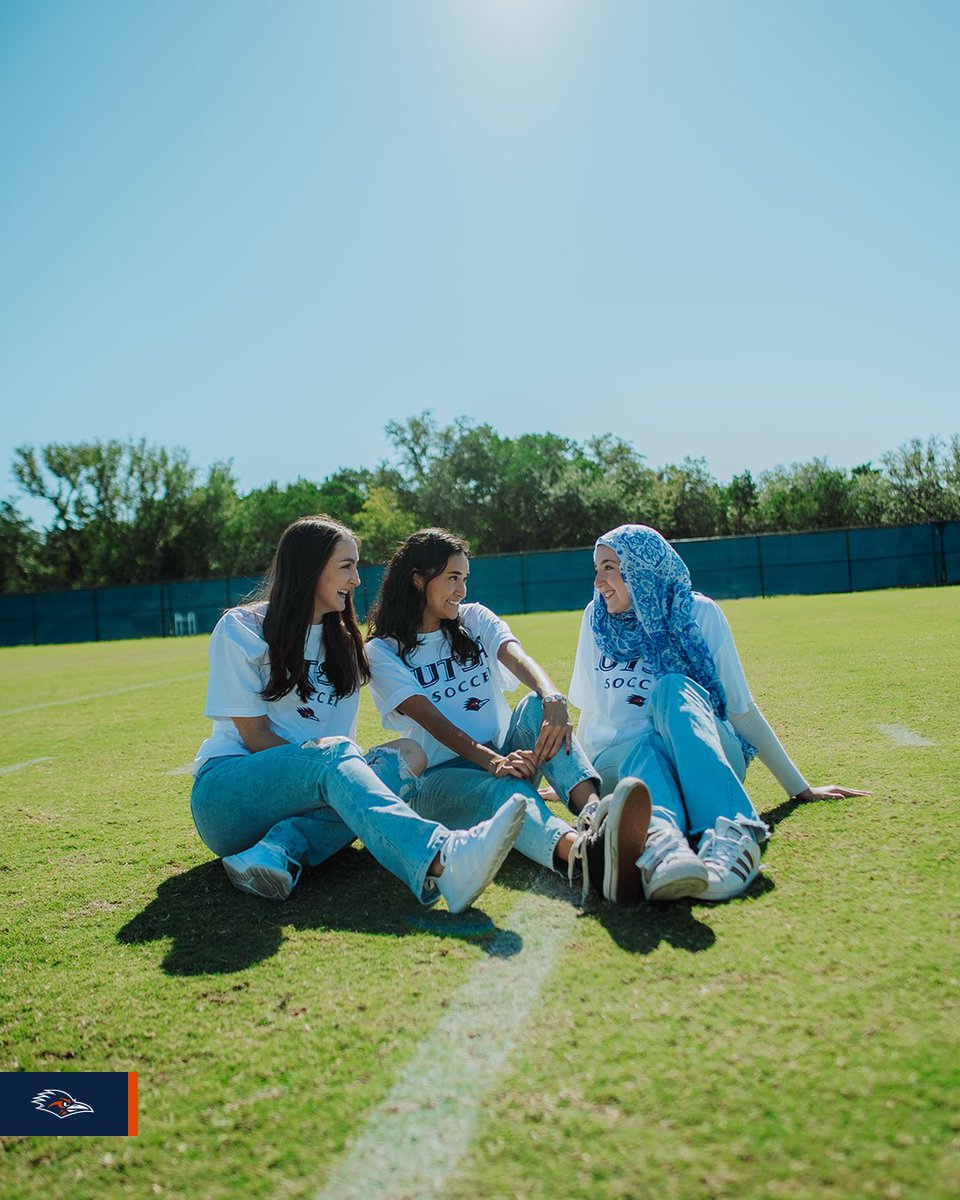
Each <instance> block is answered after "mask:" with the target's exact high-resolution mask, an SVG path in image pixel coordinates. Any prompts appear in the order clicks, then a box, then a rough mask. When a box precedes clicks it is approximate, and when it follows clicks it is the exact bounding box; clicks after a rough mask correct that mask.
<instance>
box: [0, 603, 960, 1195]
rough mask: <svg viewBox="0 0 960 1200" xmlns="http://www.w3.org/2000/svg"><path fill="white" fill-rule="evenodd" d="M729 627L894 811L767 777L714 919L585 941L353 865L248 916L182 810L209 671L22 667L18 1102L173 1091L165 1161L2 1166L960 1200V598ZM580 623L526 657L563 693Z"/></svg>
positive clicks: (565, 911)
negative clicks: (23, 1097) (450, 903)
mask: <svg viewBox="0 0 960 1200" xmlns="http://www.w3.org/2000/svg"><path fill="white" fill-rule="evenodd" d="M723 608H724V611H725V612H726V613H727V615H728V617H729V619H730V622H731V625H732V626H733V629H734V632H735V634H736V637H737V642H738V645H739V648H740V651H741V657H742V659H743V662H744V666H745V668H746V673H747V678H748V679H749V680H750V683H751V685H752V688H753V691H754V695H755V696H756V698H757V701H758V703H759V704H760V706H761V708H762V709H763V711H764V713H765V714H766V716H767V717H768V719H769V720H770V722H771V724H772V725H773V726H774V728H775V729H776V730H777V732H778V733H779V734H780V736H781V739H782V740H783V742H784V744H785V746H786V747H787V749H788V751H789V752H790V753H791V755H792V757H793V758H794V760H795V761H796V762H797V764H798V765H799V766H800V768H801V770H803V771H804V772H805V774H806V775H807V777H808V778H809V779H810V781H811V782H813V783H831V782H835V783H841V784H847V785H850V786H853V787H857V786H860V787H864V788H870V789H871V790H872V793H873V794H872V795H871V796H870V797H867V798H865V799H858V800H849V801H832V802H821V803H811V804H796V803H793V802H791V801H787V800H786V799H785V798H784V797H783V794H782V792H780V790H779V788H778V785H777V784H776V783H775V782H774V781H773V780H772V778H771V777H770V776H769V774H768V773H767V772H766V770H765V768H763V767H762V766H761V765H759V764H755V765H754V766H753V767H752V768H751V770H750V773H749V774H748V777H747V786H748V789H749V790H750V792H751V795H752V796H753V797H754V800H755V803H756V805H757V807H758V809H759V810H760V811H761V812H762V813H764V814H765V815H766V818H767V820H768V821H770V822H771V823H772V824H773V825H774V826H775V834H774V837H773V838H772V840H771V841H770V843H769V845H768V847H767V849H766V852H765V857H764V862H765V871H764V874H763V875H762V876H761V877H760V879H759V880H758V881H757V882H756V883H755V884H754V885H753V887H752V888H751V889H750V890H749V892H748V893H747V894H746V895H745V896H743V897H741V898H740V899H738V900H735V901H732V902H730V903H727V904H725V905H719V906H709V905H706V904H696V903H690V902H675V903H671V904H664V905H660V906H654V905H639V906H636V907H632V908H622V909H614V908H611V907H609V906H606V905H603V904H601V903H599V902H592V903H591V904H589V905H588V906H587V908H586V909H585V910H584V911H582V912H581V911H580V910H578V909H577V907H576V905H575V903H574V901H575V898H576V897H578V896H579V891H578V892H577V893H576V897H575V896H574V895H573V894H572V893H571V892H570V891H569V890H568V889H567V888H566V885H565V882H562V881H560V880H559V879H556V878H555V877H552V876H550V875H549V874H548V873H547V872H545V871H542V870H540V869H538V868H536V867H534V866H533V865H532V864H530V863H529V862H527V861H526V860H524V859H521V858H520V857H519V856H518V855H516V854H515V853H514V854H512V855H511V856H510V858H509V859H508V860H507V863H506V864H505V866H504V868H503V869H502V870H501V872H500V874H499V876H498V877H497V880H496V882H495V883H494V885H493V886H491V887H490V888H489V889H488V890H487V891H486V892H485V893H484V894H483V895H482V896H481V898H480V900H479V901H478V904H477V906H476V907H475V908H474V909H471V910H470V911H469V912H468V913H466V914H464V915H462V916H459V917H454V916H451V915H449V914H448V913H446V912H445V911H440V910H437V909H434V910H426V909H423V908H421V907H420V906H419V905H418V904H417V902H416V901H415V900H414V898H413V897H412V896H411V895H410V894H409V892H408V891H407V890H406V889H405V888H404V887H403V885H401V884H400V883H399V881H397V880H395V879H394V878H393V877H392V876H390V875H388V874H387V873H386V872H385V871H383V870H382V869H381V868H380V867H379V866H377V864H376V863H375V862H374V861H373V860H372V859H371V858H370V856H369V855H368V854H367V853H366V852H364V851H363V850H362V849H360V848H359V847H358V846H356V845H354V846H353V847H351V848H348V849H347V850H345V851H343V852H342V853H340V854H339V855H337V856H336V857H335V858H334V859H333V860H331V861H330V862H329V863H327V864H325V865H324V866H322V867H320V868H318V869H317V870H315V871H312V872H309V873H308V874H306V875H305V876H304V879H303V880H302V881H301V883H300V885H299V886H298V887H297V889H296V891H295V892H294V894H293V896H292V897H291V899H290V900H289V901H288V902H287V903H285V904H282V905H278V904H275V903H271V902H268V901H261V900H257V899H255V898H253V897H250V896H245V895H241V894H240V893H238V892H236V891H234V890H233V889H232V888H231V886H230V885H229V883H228V882H227V879H226V877H225V875H224V873H223V870H222V868H221V867H220V864H219V863H218V862H217V861H215V860H214V859H212V857H211V855H210V854H209V852H208V851H207V850H206V849H205V848H204V846H203V845H202V844H201V842H200V841H199V839H198V838H197V836H196V834H195V832H194V830H193V826H192V824H191V821H190V816H189V804H188V794H189V784H190V779H189V776H187V775H186V774H184V773H183V769H184V768H185V766H186V764H187V763H188V762H189V760H190V759H191V758H192V757H193V754H194V753H195V750H196V748H197V746H198V744H199V743H200V741H201V740H202V739H203V737H204V736H205V735H206V732H207V730H208V722H207V721H205V720H204V718H203V717H202V709H203V695H204V687H205V679H206V646H207V639H206V638H202V637H201V638H189V639H170V640H151V641H139V642H124V643H117V642H114V643H100V644H83V645H75V646H42V647H18V648H11V649H4V650H0V668H2V669H0V722H2V724H0V728H2V751H0V797H2V814H3V831H2V834H0V898H2V914H0V929H2V941H0V952H2V974H0V987H2V994H0V1047H2V1052H0V1069H2V1070H4V1071H64V1070H68V1071H69V1070H75V1071H81V1070H85V1071H93V1070H101V1071H137V1072H139V1088H140V1117H139V1130H140V1132H139V1136H138V1137H136V1138H129V1139H121V1138H100V1137H96V1138H85V1137H69V1136H64V1137H59V1138H55V1137H49V1138H30V1139H27V1138H12V1137H6V1138H0V1195H2V1196H3V1197H4V1198H5V1200H6V1198H8V1197H21V1196H22V1197H40V1196H41V1195H43V1196H47V1195H51V1194H55V1195H58V1196H65V1195H76V1196H81V1197H94V1196H131V1197H144V1196H151V1195H157V1196H188V1195H189V1196H192V1197H200V1198H206V1197H221V1196H239V1197H266V1196H280V1197H286V1196H292V1197H299V1196H310V1197H324V1198H326V1197H331V1198H332V1197H334V1196H336V1197H344V1198H346V1197H351V1196H364V1197H365V1198H366V1200H397V1198H400V1197H404V1198H419V1197H432V1196H438V1197H439V1196H442V1197H444V1200H468V1198H469V1200H477V1198H478V1197H479V1198H495V1200H500V1198H508V1197H523V1198H526V1200H541V1198H542V1200H548V1198H549V1200H554V1198H558V1197H562V1198H564V1200H574V1198H577V1200H579V1198H581V1197H582V1198H583V1200H598V1198H599V1200H606V1198H614V1197H617V1198H629V1200H642V1198H645V1197H651V1198H656V1200H670V1198H680V1200H686V1198H688V1197H690V1198H693V1197H731V1200H732V1198H737V1200H743V1198H758V1200H759V1198H766V1197H773V1198H779V1197H784V1198H790V1200H793V1198H798V1200H799V1198H802V1197H811V1198H813V1197H816V1198H820V1197H827V1198H835V1197H859V1196H877V1197H889V1198H895V1197H904V1198H905V1197H923V1198H936V1197H947V1196H955V1195H957V1194H958V1192H960V1170H958V1147H960V1110H958V1103H957V1100H958V1082H960V1071H958V1062H960V1054H958V1042H960V1037H958V1033H960V1021H958V1001H960V978H958V976H960V972H958V958H957V934H956V922H957V910H958V889H957V865H956V860H957V850H956V829H957V819H956V810H957V797H958V795H960V763H958V754H957V735H958V715H960V684H958V679H960V636H958V629H960V622H958V617H960V590H958V589H957V588H941V589H929V590H919V591H889V592H873V593H861V594H855V595H837V596H817V597H782V598H778V599H768V600H759V599H757V600H740V601H730V602H726V603H724V605H723ZM578 622H579V614H578V613H551V614H539V615H531V616H526V617H515V618H511V619H510V623H511V625H512V627H513V628H514V630H515V632H516V633H517V634H518V635H519V636H520V637H521V638H522V639H523V641H524V644H525V646H526V648H527V649H528V650H529V651H530V652H531V653H532V654H533V655H534V656H535V657H538V658H539V659H540V660H541V661H542V662H543V663H544V664H545V665H546V666H547V667H548V668H549V669H550V671H551V673H552V674H553V675H554V678H555V679H556V681H557V682H558V684H560V685H561V686H565V685H566V684H567V682H568V681H569V676H570V668H571V665H572V658H573V651H574V648H575V643H576V632H577V628H578ZM520 694H521V693H519V692H518V693H517V695H516V696H515V697H514V699H516V698H518V697H519V695H520ZM361 714H362V715H361V727H360V733H359V740H360V741H361V743H362V744H363V745H365V746H366V745H369V744H370V743H372V742H373V741H376V740H378V739H381V738H382V737H383V733H382V731H381V730H380V726H379V722H378V720H377V718H376V716H375V714H374V710H373V706H372V704H371V702H370V699H369V696H368V695H367V694H364V696H363V701H362V709H361ZM77 1119H78V1120H79V1119H80V1118H77ZM58 1132H59V1130H58Z"/></svg>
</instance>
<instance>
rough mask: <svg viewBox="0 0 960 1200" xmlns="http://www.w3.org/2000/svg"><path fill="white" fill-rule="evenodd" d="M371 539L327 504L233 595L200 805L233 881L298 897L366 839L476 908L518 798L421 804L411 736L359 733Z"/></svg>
mask: <svg viewBox="0 0 960 1200" xmlns="http://www.w3.org/2000/svg"><path fill="white" fill-rule="evenodd" d="M358 554H359V551H358V547H357V540H356V538H355V537H354V535H353V534H352V533H351V532H350V530H349V529H345V528H344V527H343V526H342V525H340V524H338V523H337V522H336V521H332V520H331V519H330V518H329V517H326V516H316V517H303V518H302V519H301V520H298V521H294V522H293V524H292V525H290V526H289V527H288V528H287V529H286V530H285V531H284V533H283V536H282V537H281V538H280V543H279V545H278V547H277V551H276V554H275V556H274V560H273V565H272V566H271V569H270V574H269V576H268V582H267V586H266V588H265V594H264V596H263V598H261V600H259V601H257V602H254V603H251V604H248V605H241V606H240V607H238V608H231V609H229V610H228V611H227V612H225V613H224V615H223V616H222V617H221V619H220V621H219V623H218V624H217V627H216V628H215V629H214V631H213V634H212V636H211V638H210V680H209V684H208V687H207V703H206V715H207V716H208V717H211V718H212V719H213V731H212V733H211V735H210V737H209V738H207V740H206V741H205V742H204V743H203V745H202V746H201V747H200V750H199V751H198V753H197V758H196V762H195V776H196V778H195V781H194V785H193V792H192V795H191V811H192V813H193V819H194V823H195V824H196V827H197V831H198V833H199V834H200V837H201V838H202V839H203V841H204V843H205V844H206V845H207V846H208V847H209V848H210V849H211V850H212V851H213V852H214V854H218V855H220V856H221V857H222V858H223V865H224V869H225V870H226V873H227V875H228V877H229V878H230V880H231V882H232V883H233V884H234V885H235V886H236V887H237V888H239V889H240V890H241V891H245V892H250V893H252V894H253V895H256V896H264V897H268V898H271V899H278V900H285V899H286V898H287V897H288V896H289V895H290V892H291V890H292V889H293V887H294V885H295V884H296V882H297V880H298V878H299V876H300V871H301V868H302V867H312V866H317V865H318V864H319V863H321V862H323V861H324V860H325V859H327V858H329V857H330V856H331V855H332V854H335V853H336V852H337V851H338V850H340V849H342V848H343V847H344V846H347V845H349V844H350V842H352V841H353V840H354V838H358V837H359V838H361V839H362V841H363V843H364V845H365V846H366V847H367V849H368V850H369V851H370V852H371V854H373V856H374V857H375V858H376V859H377V861H378V862H380V863H381V864H382V865H383V866H385V867H386V868H387V869H388V870H389V871H391V872H392V873H393V874H394V875H396V876H397V877H398V878H399V879H401V880H403V882H405V883H406V884H407V885H408V886H409V887H410V889H411V890H412V891H413V894H414V895H415V896H416V897H417V898H418V899H419V900H420V901H421V902H422V903H424V904H432V903H435V902H436V900H437V899H438V898H439V897H440V896H442V897H443V898H444V899H445V900H446V902H447V907H448V908H449V909H450V910H451V912H460V911H462V910H463V909H464V908H467V907H468V906H469V905H470V904H471V903H472V902H473V900H474V899H476V897H477V896H478V895H479V894H480V892H481V891H483V889H484V888H485V887H486V885H487V884H488V883H489V882H490V880H491V879H492V878H493V876H494V875H495V874H496V872H497V870H498V869H499V866H500V864H501V862H502V861H503V859H504V858H505V857H506V855H507V852H508V851H509V849H510V847H511V846H512V845H513V842H514V840H515V838H516V836H517V833H518V831H519V829H520V825H521V822H522V820H523V805H522V804H520V803H519V802H517V801H510V802H509V803H505V804H503V805H502V806H500V807H499V808H498V810H497V811H496V812H495V813H491V814H490V820H488V821H485V822H483V823H481V824H479V825H473V823H472V822H471V825H473V827H472V828H470V829H465V830H464V829H460V830H456V831H453V832H451V830H450V829H449V828H448V827H445V826H443V825H440V824H438V823H437V822H435V821H429V820H426V819H424V818H423V817H421V816H419V815H418V814H417V813H415V812H414V811H413V810H412V809H411V808H410V807H409V806H408V805H407V804H406V803H405V802H404V800H402V799H401V798H400V796H399V795H398V794H397V793H405V792H407V791H408V790H409V788H410V785H411V780H412V779H413V778H414V776H415V774H416V772H417V771H419V770H421V769H422V767H423V756H422V754H420V752H419V750H418V748H417V747H416V746H415V745H412V744H411V743H402V742H398V743H393V744H392V745H389V746H385V747H378V748H376V749H375V750H373V751H371V753H370V754H369V755H368V756H367V758H366V759H364V757H363V756H362V755H361V753H360V751H359V750H358V749H357V747H356V745H355V744H354V741H353V739H354V737H355V735H356V727H357V714H358V710H359V702H360V701H359V691H360V685H361V684H362V683H363V682H365V681H366V680H367V679H368V678H369V667H368V665H367V659H366V655H365V653H364V646H363V639H362V637H361V634H360V629H359V627H358V625H357V619H356V616H355V614H354V610H353V599H352V597H353V590H354V588H355V587H357V585H358V584H359V582H360V576H359V574H358V572H357V564H358Z"/></svg>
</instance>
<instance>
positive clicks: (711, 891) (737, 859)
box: [697, 817, 760, 900]
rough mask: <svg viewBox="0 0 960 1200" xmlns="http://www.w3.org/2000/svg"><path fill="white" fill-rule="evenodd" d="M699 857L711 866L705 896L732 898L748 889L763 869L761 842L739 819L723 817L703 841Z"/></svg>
mask: <svg viewBox="0 0 960 1200" xmlns="http://www.w3.org/2000/svg"><path fill="white" fill-rule="evenodd" d="M721 823H722V824H721ZM697 857H698V858H699V859H700V861H701V862H702V863H703V865H704V866H705V867H706V868H707V873H708V875H709V882H708V883H707V888H706V891H705V892H704V893H703V895H702V896H701V897H700V899H701V900H730V899H732V898H733V897H734V896H739V895H740V893H741V892H745V891H746V890H747V888H748V887H749V886H750V884H751V883H753V881H754V880H755V879H756V877H757V875H758V874H759V873H760V846H759V845H758V843H757V840H756V838H755V837H753V836H752V834H750V833H740V832H739V828H738V822H734V821H730V820H728V818H726V817H720V818H719V820H718V821H717V824H716V827H715V828H714V829H708V830H707V832H706V833H705V834H704V835H703V838H702V839H701V842H700V848H699V850H698V851H697Z"/></svg>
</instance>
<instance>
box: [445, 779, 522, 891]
mask: <svg viewBox="0 0 960 1200" xmlns="http://www.w3.org/2000/svg"><path fill="white" fill-rule="evenodd" d="M526 815H527V806H526V804H524V803H523V801H520V802H519V803H518V804H517V805H516V807H515V808H514V810H513V812H512V813H511V815H510V821H509V823H508V825H507V826H506V829H505V831H504V835H503V838H504V840H503V843H502V845H501V846H500V849H499V850H498V851H497V853H496V854H495V855H494V857H493V858H492V859H491V860H490V865H489V867H488V869H487V872H486V874H485V875H484V876H483V881H482V882H481V883H480V884H479V886H478V887H477V888H476V890H475V891H474V892H473V893H472V894H471V895H470V897H469V899H467V900H465V901H464V902H463V903H462V904H458V905H457V906H456V907H455V908H451V907H450V902H449V900H448V901H447V910H448V912H451V913H454V914H456V913H462V912H465V911H466V910H467V909H468V908H469V907H470V905H471V904H473V902H474V900H476V898H477V897H478V896H479V895H480V893H481V892H482V891H483V890H484V888H486V887H487V886H488V885H489V883H490V881H491V879H493V877H494V875H496V873H497V872H498V871H499V870H500V868H501V867H502V866H503V860H504V859H505V858H506V857H507V855H508V854H509V853H510V851H511V850H512V849H513V843H514V842H515V841H516V840H517V838H518V837H519V836H520V829H521V828H522V826H523V822H524V818H525V817H526Z"/></svg>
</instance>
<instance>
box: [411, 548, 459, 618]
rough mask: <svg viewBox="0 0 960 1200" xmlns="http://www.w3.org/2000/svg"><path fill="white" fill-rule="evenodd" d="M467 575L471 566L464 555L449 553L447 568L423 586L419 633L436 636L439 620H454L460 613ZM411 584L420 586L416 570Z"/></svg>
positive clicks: (420, 580)
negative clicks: (434, 634) (421, 616)
mask: <svg viewBox="0 0 960 1200" xmlns="http://www.w3.org/2000/svg"><path fill="white" fill-rule="evenodd" d="M469 574H470V564H469V563H468V562H467V556H466V555H465V554H451V555H450V557H449V558H448V559H447V563H446V566H445V567H444V568H443V570H442V571H441V572H440V574H439V575H435V576H434V578H433V579H431V580H430V582H429V583H428V584H426V586H425V588H424V599H425V602H426V603H425V605H424V609H423V618H422V624H421V626H420V632H421V633H435V632H436V631H437V630H438V629H439V628H440V622H441V621H455V620H456V619H457V614H458V613H459V611H460V602H461V601H462V600H463V598H464V597H465V596H466V594H467V576H468V575H469ZM413 578H414V582H415V583H416V584H417V586H418V587H423V586H424V585H423V582H422V579H423V577H422V576H421V575H420V572H419V571H414V573H413Z"/></svg>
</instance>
